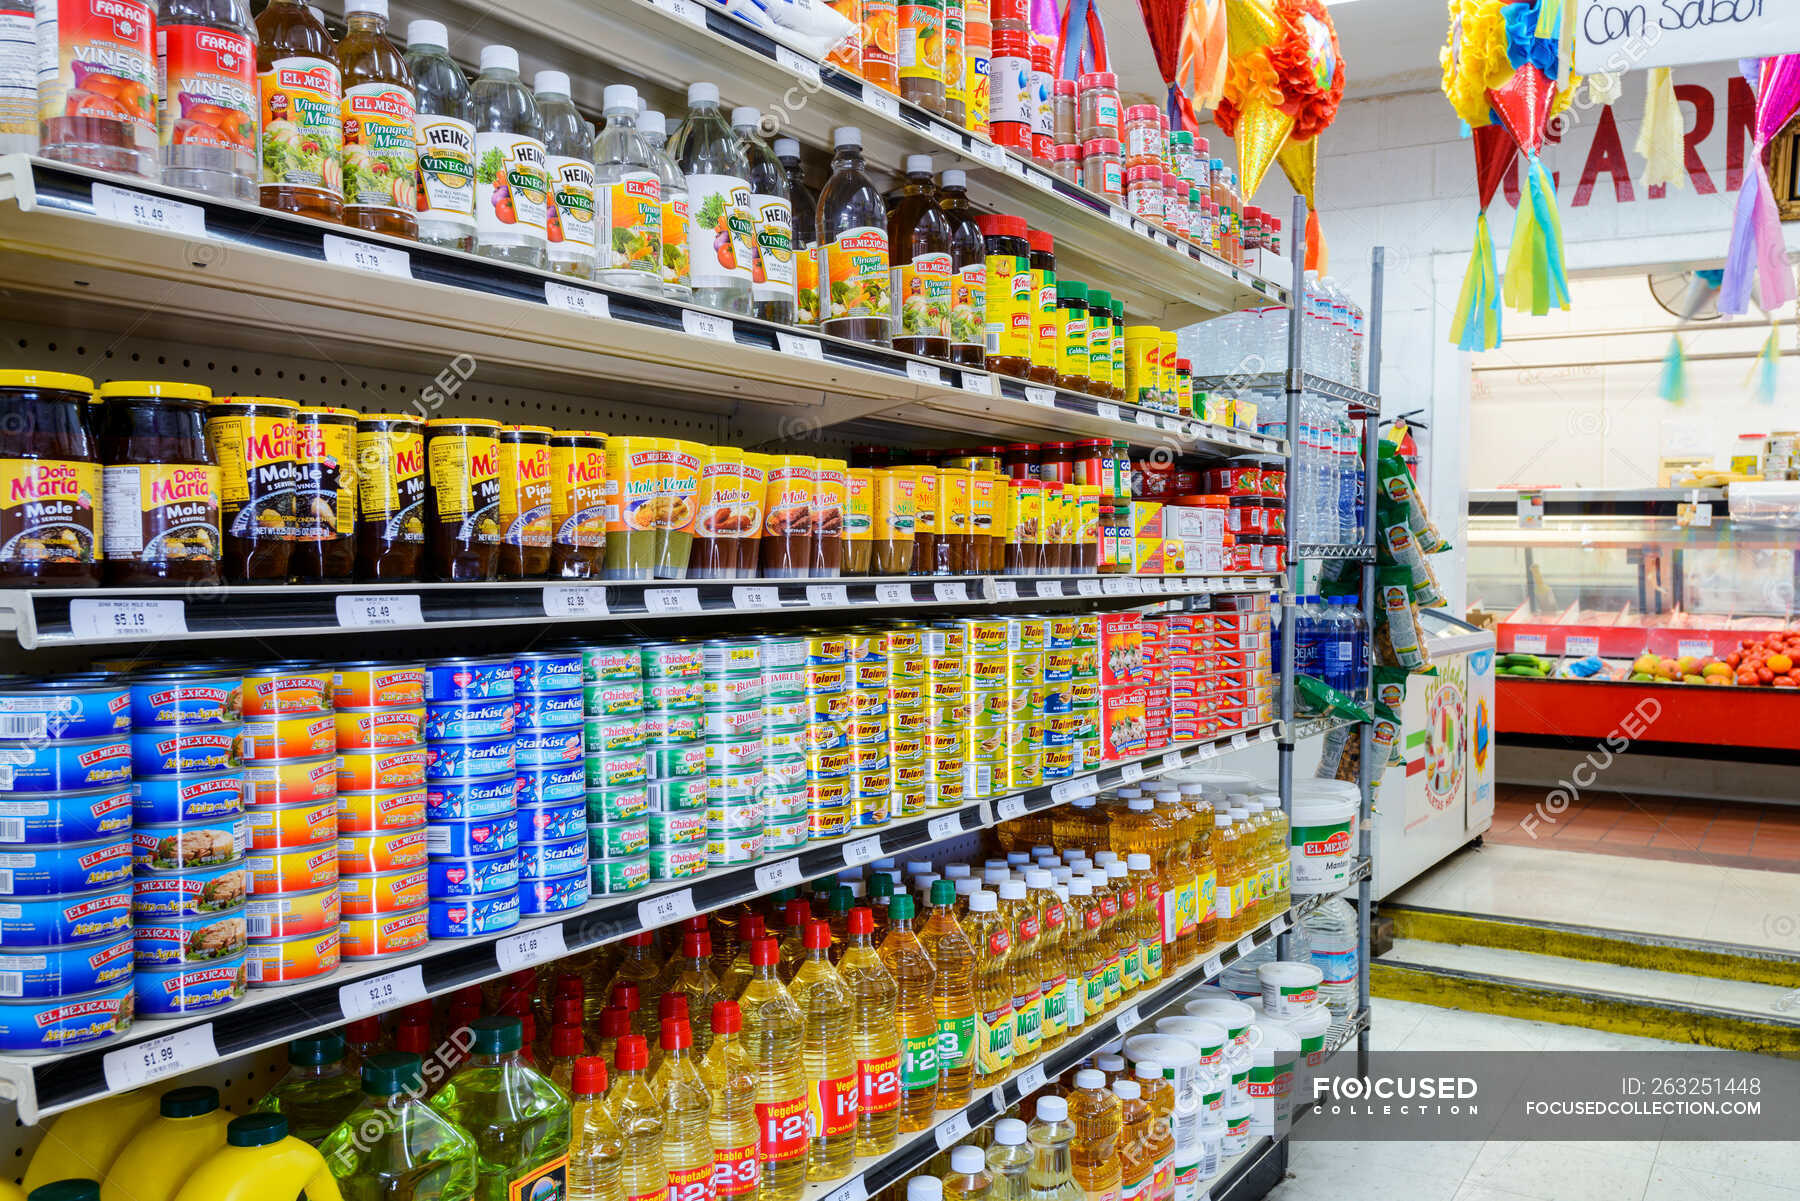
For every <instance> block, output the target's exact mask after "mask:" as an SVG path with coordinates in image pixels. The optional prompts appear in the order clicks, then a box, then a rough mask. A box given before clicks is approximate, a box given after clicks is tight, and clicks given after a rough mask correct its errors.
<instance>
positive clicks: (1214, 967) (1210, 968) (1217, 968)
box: [1200, 955, 1225, 980]
mask: <svg viewBox="0 0 1800 1201" xmlns="http://www.w3.org/2000/svg"><path fill="white" fill-rule="evenodd" d="M1224 970H1225V961H1224V960H1222V959H1220V958H1219V957H1218V956H1217V955H1214V956H1213V957H1212V958H1211V959H1208V960H1207V961H1206V962H1205V963H1203V964H1201V965H1200V973H1201V975H1203V976H1205V977H1206V978H1207V979H1208V980H1210V979H1212V978H1213V977H1214V976H1216V975H1218V974H1219V973H1220V972H1222V971H1224Z"/></svg>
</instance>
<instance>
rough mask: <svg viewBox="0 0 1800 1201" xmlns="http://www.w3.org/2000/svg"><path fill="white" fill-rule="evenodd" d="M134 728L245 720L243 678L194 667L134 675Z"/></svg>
mask: <svg viewBox="0 0 1800 1201" xmlns="http://www.w3.org/2000/svg"><path fill="white" fill-rule="evenodd" d="M126 683H127V684H129V685H130V686H131V728H132V729H133V730H168V729H183V728H186V727H188V726H215V725H229V724H233V723H236V722H238V721H241V720H243V716H244V680H243V677H242V676H239V675H237V674H236V673H235V672H220V671H216V670H202V669H191V670H184V671H154V672H144V673H141V674H135V673H134V674H133V675H131V676H130V677H129V678H128V679H127V680H126Z"/></svg>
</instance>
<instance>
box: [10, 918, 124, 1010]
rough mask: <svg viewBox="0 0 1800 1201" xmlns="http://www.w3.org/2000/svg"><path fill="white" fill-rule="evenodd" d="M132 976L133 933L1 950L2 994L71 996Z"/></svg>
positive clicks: (32, 996)
mask: <svg viewBox="0 0 1800 1201" xmlns="http://www.w3.org/2000/svg"><path fill="white" fill-rule="evenodd" d="M130 979H131V935H130V934H126V935H125V936H124V937H123V938H119V937H115V938H113V939H111V940H110V941H108V942H93V943H85V944H81V945H77V946H63V947H7V948H6V949H5V950H4V951H0V997H3V998H4V999H6V1000H8V1001H16V1000H19V999H21V998H24V999H36V998H39V997H72V996H76V995H78V994H80V993H85V992H94V991H96V990H97V989H102V988H111V987H112V986H113V985H115V984H117V983H119V982H120V981H122V980H130Z"/></svg>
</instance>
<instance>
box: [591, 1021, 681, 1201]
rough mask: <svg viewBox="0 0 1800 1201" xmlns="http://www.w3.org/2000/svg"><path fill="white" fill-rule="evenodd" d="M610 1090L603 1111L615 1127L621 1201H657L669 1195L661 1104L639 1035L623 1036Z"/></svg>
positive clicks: (648, 1059)
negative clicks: (664, 1161)
mask: <svg viewBox="0 0 1800 1201" xmlns="http://www.w3.org/2000/svg"><path fill="white" fill-rule="evenodd" d="M614 1056H615V1058H614V1060H613V1065H614V1067H615V1068H616V1069H617V1070H616V1071H615V1072H614V1073H613V1082H612V1087H611V1088H610V1089H609V1090H607V1094H606V1107H607V1109H608V1110H610V1111H611V1113H612V1119H613V1122H614V1123H615V1124H616V1125H617V1126H618V1128H619V1139H620V1151H619V1163H620V1186H621V1187H620V1191H621V1192H622V1193H624V1195H625V1201H659V1199H660V1198H666V1197H667V1196H668V1192H669V1171H668V1168H667V1166H666V1165H665V1164H664V1163H663V1124H664V1115H663V1107H662V1101H661V1099H660V1098H659V1097H658V1096H657V1094H656V1089H655V1088H654V1087H653V1086H652V1085H651V1083H650V1080H649V1078H648V1074H647V1071H646V1069H647V1068H648V1067H649V1064H650V1049H649V1047H648V1046H646V1045H645V1043H644V1037H643V1035H641V1034H627V1035H626V1036H625V1037H624V1038H621V1039H620V1040H619V1046H618V1050H617V1051H615V1052H614Z"/></svg>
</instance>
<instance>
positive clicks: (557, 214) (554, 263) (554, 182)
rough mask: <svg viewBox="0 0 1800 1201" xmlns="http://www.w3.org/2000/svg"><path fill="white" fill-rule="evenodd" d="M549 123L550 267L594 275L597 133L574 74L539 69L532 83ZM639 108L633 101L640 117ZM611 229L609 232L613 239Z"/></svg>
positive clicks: (585, 276)
mask: <svg viewBox="0 0 1800 1201" xmlns="http://www.w3.org/2000/svg"><path fill="white" fill-rule="evenodd" d="M531 88H532V91H533V92H535V93H536V94H537V96H536V98H537V104H538V117H539V118H540V119H541V120H542V121H543V123H544V151H545V154H546V159H545V170H546V172H547V173H548V174H549V176H550V211H549V226H548V230H549V233H550V234H551V237H550V245H549V248H548V257H549V259H550V270H552V271H554V272H556V273H557V274H558V275H570V276H573V277H575V278H576V279H592V278H594V239H595V238H596V236H597V235H598V229H597V223H596V222H595V220H594V207H595V206H594V135H593V133H592V132H591V130H590V127H589V126H588V123H587V118H586V117H583V116H582V115H581V114H580V113H579V112H577V111H576V110H575V102H574V101H573V100H571V99H570V98H569V77H568V75H567V74H566V73H565V72H562V71H539V72H538V73H537V75H536V76H534V77H533V78H532V81H531ZM636 109H637V106H636V105H635V104H633V105H632V110H633V112H632V115H633V116H636ZM610 236H611V231H610V230H609V231H608V237H610Z"/></svg>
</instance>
